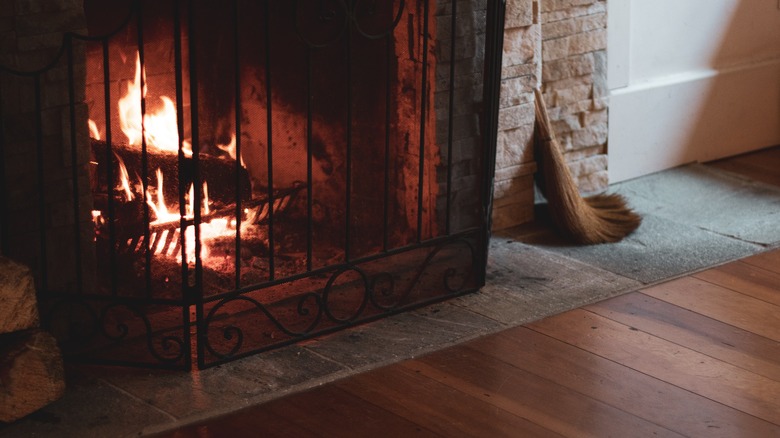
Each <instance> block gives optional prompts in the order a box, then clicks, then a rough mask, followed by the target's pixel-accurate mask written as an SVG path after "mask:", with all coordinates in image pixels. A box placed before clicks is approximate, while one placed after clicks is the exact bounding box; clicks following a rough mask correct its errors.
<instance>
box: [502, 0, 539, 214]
mask: <svg viewBox="0 0 780 438" xmlns="http://www.w3.org/2000/svg"><path fill="white" fill-rule="evenodd" d="M541 49H542V48H541V25H540V23H539V8H538V5H537V4H536V2H535V1H531V0H509V1H508V2H507V11H506V21H505V29H504V54H503V55H504V59H503V66H502V72H501V77H502V80H501V100H500V102H499V121H498V145H497V155H496V179H495V186H494V190H495V191H494V204H493V228H494V229H502V228H507V227H511V226H513V225H517V224H521V223H524V222H528V221H530V220H532V219H533V203H534V189H533V174H534V172H535V171H536V163H535V162H534V156H533V144H532V139H533V131H534V129H533V128H534V103H533V99H534V95H533V90H534V88H536V87H537V86H538V84H539V81H540V80H541V69H540V67H541Z"/></svg>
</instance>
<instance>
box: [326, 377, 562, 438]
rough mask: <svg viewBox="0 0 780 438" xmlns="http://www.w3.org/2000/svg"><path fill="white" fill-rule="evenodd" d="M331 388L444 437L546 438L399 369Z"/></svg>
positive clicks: (484, 404) (508, 415) (525, 423)
mask: <svg viewBox="0 0 780 438" xmlns="http://www.w3.org/2000/svg"><path fill="white" fill-rule="evenodd" d="M336 386H338V387H340V388H343V389H345V390H346V391H348V392H350V393H352V394H354V395H356V396H358V397H360V398H362V399H363V400H364V401H366V402H370V403H375V404H378V405H380V406H382V407H384V408H385V409H387V410H389V411H391V412H393V413H395V414H396V415H398V416H401V417H403V418H406V419H408V420H409V421H412V422H415V423H417V424H419V425H421V426H422V427H425V428H429V429H431V430H434V431H436V432H438V433H441V434H442V435H444V436H448V437H449V436H464V437H466V436H468V437H483V436H496V437H502V436H506V437H510V436H518V435H517V434H518V433H520V434H521V435H519V436H550V435H551V433H550V432H549V431H547V430H545V429H544V428H542V427H540V426H538V425H537V424H534V423H533V422H532V421H529V419H526V418H523V417H521V416H518V415H515V413H512V412H509V411H507V410H505V409H502V408H501V407H498V406H496V405H495V404H493V403H490V401H489V400H485V399H484V397H483V396H482V394H479V395H477V396H474V394H469V393H465V392H463V391H461V389H460V388H458V387H454V386H451V385H448V384H447V383H442V382H440V381H437V380H435V379H431V378H430V377H429V376H427V375H425V374H422V373H419V372H417V371H416V370H413V369H410V368H408V367H404V366H400V365H399V366H391V367H387V368H383V369H380V370H377V371H372V372H369V373H365V374H361V375H358V376H355V377H353V378H350V379H346V380H344V381H342V382H337V383H336ZM387 436H391V435H387Z"/></svg>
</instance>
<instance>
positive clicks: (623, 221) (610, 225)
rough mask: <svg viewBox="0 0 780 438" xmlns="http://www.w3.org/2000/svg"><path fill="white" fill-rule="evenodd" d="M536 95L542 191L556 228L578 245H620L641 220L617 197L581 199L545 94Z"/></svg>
mask: <svg viewBox="0 0 780 438" xmlns="http://www.w3.org/2000/svg"><path fill="white" fill-rule="evenodd" d="M534 93H535V95H536V104H535V106H536V128H537V145H538V150H539V155H540V159H541V160H540V162H539V167H540V170H539V172H538V174H539V176H540V177H541V178H540V179H541V181H540V182H539V188H540V189H541V191H542V193H543V194H544V196H545V198H547V202H548V208H549V211H550V216H551V217H552V220H553V222H554V224H555V226H556V227H557V228H558V229H559V230H560V231H561V232H563V233H564V234H566V235H567V236H568V237H569V238H571V239H573V240H575V241H576V242H578V243H583V244H596V243H608V242H617V241H619V240H622V239H623V238H624V237H626V236H627V235H629V234H631V233H632V232H633V231H634V230H636V229H637V228H638V227H639V225H640V224H641V222H642V218H641V217H640V216H639V215H638V214H636V213H635V212H634V211H632V210H631V209H630V208H628V206H627V205H626V200H625V198H623V197H622V196H620V195H617V194H602V195H595V196H591V197H588V198H583V197H582V196H580V192H579V189H578V187H577V184H576V182H575V181H574V178H573V177H572V176H571V173H570V171H569V166H568V165H567V164H566V160H565V159H564V157H563V153H561V150H560V146H559V145H558V141H557V140H556V139H555V133H554V132H553V131H552V128H551V124H550V118H549V115H548V113H547V108H546V106H545V103H544V100H543V98H542V93H541V91H540V90H539V89H536V90H534Z"/></svg>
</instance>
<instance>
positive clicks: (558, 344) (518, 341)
mask: <svg viewBox="0 0 780 438" xmlns="http://www.w3.org/2000/svg"><path fill="white" fill-rule="evenodd" d="M466 347H467V348H472V349H475V350H477V351H479V352H480V353H482V354H484V355H486V356H488V357H490V358H493V359H498V360H502V361H506V362H507V363H511V364H513V365H514V366H516V367H518V368H521V369H523V370H526V371H528V372H530V373H533V374H536V375H538V376H540V377H541V378H545V379H549V380H553V381H555V382H556V383H559V384H561V385H565V386H567V387H569V388H571V389H572V390H574V391H577V392H580V393H582V394H585V395H587V396H589V397H592V398H594V399H597V400H601V401H602V402H604V403H606V404H609V405H611V406H615V407H618V408H620V409H622V410H625V411H626V412H629V413H631V414H633V415H636V416H637V417H641V418H644V419H646V420H647V421H650V422H653V423H656V424H658V425H660V426H663V427H665V428H667V429H669V430H672V431H675V432H678V433H681V434H683V435H686V436H712V437H724V438H725V437H729V438H730V437H735V436H740V435H741V434H743V433H744V431H746V430H747V431H752V432H754V433H755V435H754V436H757V437H761V436H780V426H778V425H775V424H772V423H770V422H768V421H765V420H761V419H758V418H756V417H754V416H752V415H748V414H745V413H744V412H741V411H738V410H736V409H733V408H731V407H729V406H726V405H723V404H721V403H717V402H714V401H712V400H710V399H708V398H705V397H702V396H700V395H697V394H694V393H692V392H690V391H687V390H685V389H682V388H680V387H678V386H675V385H672V384H670V383H668V382H665V381H663V380H660V379H657V378H654V377H652V376H649V375H647V374H644V373H641V372H638V371H636V370H633V369H631V368H629V367H627V366H625V365H622V364H620V363H617V362H614V361H611V360H609V359H605V358H602V357H600V356H597V355H595V354H592V353H590V352H588V351H585V350H583V349H580V348H577V347H575V346H573V345H570V344H567V343H565V342H563V341H560V340H558V339H555V338H552V337H550V336H547V335H543V334H541V333H538V332H535V331H533V330H530V329H528V328H526V327H518V328H515V329H510V330H506V331H504V332H502V333H499V334H498V335H496V336H487V337H485V338H482V339H479V340H476V341H473V342H471V343H469V344H467V345H466Z"/></svg>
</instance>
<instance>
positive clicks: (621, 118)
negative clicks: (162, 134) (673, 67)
mask: <svg viewBox="0 0 780 438" xmlns="http://www.w3.org/2000/svg"><path fill="white" fill-rule="evenodd" d="M777 144H780V59H772V60H768V61H765V62H761V63H755V64H750V65H740V66H736V67H733V68H728V69H721V70H706V71H696V72H687V73H685V74H680V75H674V76H669V77H665V78H660V79H658V80H654V81H651V82H646V83H642V84H635V85H630V86H628V87H626V88H621V89H617V90H613V91H612V94H611V97H610V105H609V174H610V182H611V183H614V182H619V181H624V180H627V179H631V178H636V177H639V176H642V175H646V174H648V173H653V172H658V171H661V170H664V169H668V168H671V167H675V166H679V165H681V164H686V163H690V162H693V161H709V160H714V159H718V158H723V157H727V156H732V155H736V154H740V153H744V152H749V151H752V150H756V149H760V148H764V147H767V146H774V145H777Z"/></svg>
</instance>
